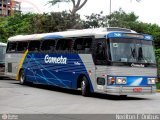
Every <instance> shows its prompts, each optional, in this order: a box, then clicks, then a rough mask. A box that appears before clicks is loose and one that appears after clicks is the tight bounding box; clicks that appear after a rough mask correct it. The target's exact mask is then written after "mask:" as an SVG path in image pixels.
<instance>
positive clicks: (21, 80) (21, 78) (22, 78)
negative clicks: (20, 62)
mask: <svg viewBox="0 0 160 120" xmlns="http://www.w3.org/2000/svg"><path fill="white" fill-rule="evenodd" d="M20 82H21V84H23V83H24V73H23V72H21V75H20Z"/></svg>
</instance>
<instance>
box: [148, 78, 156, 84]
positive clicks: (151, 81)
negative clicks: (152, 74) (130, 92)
mask: <svg viewBox="0 0 160 120" xmlns="http://www.w3.org/2000/svg"><path fill="white" fill-rule="evenodd" d="M148 84H150V85H153V84H156V78H148Z"/></svg>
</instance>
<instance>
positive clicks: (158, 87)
mask: <svg viewBox="0 0 160 120" xmlns="http://www.w3.org/2000/svg"><path fill="white" fill-rule="evenodd" d="M156 85H157V89H159V90H160V82H158V83H157V84H156Z"/></svg>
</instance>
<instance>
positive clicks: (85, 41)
mask: <svg viewBox="0 0 160 120" xmlns="http://www.w3.org/2000/svg"><path fill="white" fill-rule="evenodd" d="M91 44H92V38H77V39H76V40H75V43H74V47H73V49H74V50H76V51H81V50H82V51H84V52H85V53H88V52H89V51H90V49H91Z"/></svg>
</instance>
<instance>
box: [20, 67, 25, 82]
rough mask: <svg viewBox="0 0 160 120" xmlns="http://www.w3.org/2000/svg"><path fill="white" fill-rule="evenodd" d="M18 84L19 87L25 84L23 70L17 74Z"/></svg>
mask: <svg viewBox="0 0 160 120" xmlns="http://www.w3.org/2000/svg"><path fill="white" fill-rule="evenodd" d="M19 82H20V84H21V85H24V84H25V83H26V81H25V74H24V70H21V71H20V72H19Z"/></svg>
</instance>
